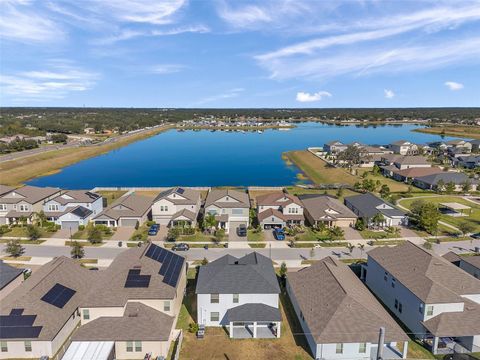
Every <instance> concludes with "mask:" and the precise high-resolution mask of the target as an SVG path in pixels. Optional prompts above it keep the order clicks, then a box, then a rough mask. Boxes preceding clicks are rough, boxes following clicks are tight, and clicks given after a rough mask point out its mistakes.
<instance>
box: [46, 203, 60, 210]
mask: <svg viewBox="0 0 480 360" xmlns="http://www.w3.org/2000/svg"><path fill="white" fill-rule="evenodd" d="M48 211H58V205H57V204H49V205H48Z"/></svg>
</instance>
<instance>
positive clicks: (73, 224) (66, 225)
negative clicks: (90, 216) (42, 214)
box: [62, 221, 80, 231]
mask: <svg viewBox="0 0 480 360" xmlns="http://www.w3.org/2000/svg"><path fill="white" fill-rule="evenodd" d="M79 225H80V224H79V223H78V221H62V229H67V230H68V229H70V230H72V231H77V230H78V226H79Z"/></svg>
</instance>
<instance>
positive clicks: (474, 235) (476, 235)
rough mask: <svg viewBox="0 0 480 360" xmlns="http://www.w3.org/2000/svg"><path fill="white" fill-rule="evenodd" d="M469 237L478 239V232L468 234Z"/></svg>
mask: <svg viewBox="0 0 480 360" xmlns="http://www.w3.org/2000/svg"><path fill="white" fill-rule="evenodd" d="M470 237H472V238H474V239H480V232H479V233H476V234H472V235H470Z"/></svg>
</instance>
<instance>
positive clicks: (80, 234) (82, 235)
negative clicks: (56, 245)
mask: <svg viewBox="0 0 480 360" xmlns="http://www.w3.org/2000/svg"><path fill="white" fill-rule="evenodd" d="M110 229H111V230H112V233H111V234H109V235H107V234H105V232H104V231H102V239H103V240H108V239H110V238H111V237H112V235H113V234H114V233H115V231H116V228H110ZM72 239H74V240H87V229H83V230H78V231H77V232H76V233H75V234H73V235H72Z"/></svg>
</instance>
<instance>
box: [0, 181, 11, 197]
mask: <svg viewBox="0 0 480 360" xmlns="http://www.w3.org/2000/svg"><path fill="white" fill-rule="evenodd" d="M13 189H14V188H13V187H11V186H7V185H2V184H0V196H2V195H3V194H6V193H8V192H10V191H12V190H13Z"/></svg>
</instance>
